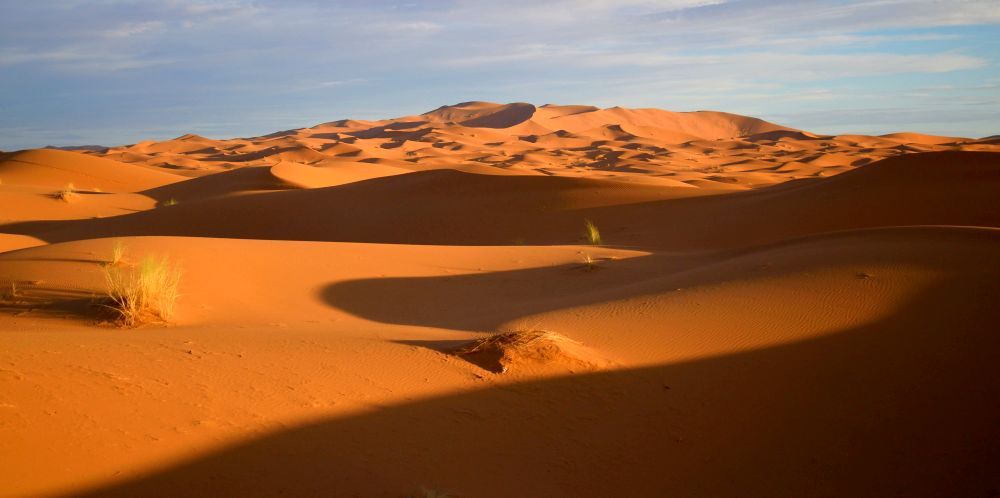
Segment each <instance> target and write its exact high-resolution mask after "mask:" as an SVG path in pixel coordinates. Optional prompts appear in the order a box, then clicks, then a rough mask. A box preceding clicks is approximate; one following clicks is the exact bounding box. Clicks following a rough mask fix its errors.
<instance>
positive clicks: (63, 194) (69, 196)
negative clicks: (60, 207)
mask: <svg viewBox="0 0 1000 498" xmlns="http://www.w3.org/2000/svg"><path fill="white" fill-rule="evenodd" d="M77 196H79V194H77V193H76V187H74V186H73V184H72V183H67V184H66V186H65V187H63V189H62V190H60V191H58V192H56V194H55V198H56V199H59V200H61V201H65V202H70V201H72V200H74V199H76V198H77Z"/></svg>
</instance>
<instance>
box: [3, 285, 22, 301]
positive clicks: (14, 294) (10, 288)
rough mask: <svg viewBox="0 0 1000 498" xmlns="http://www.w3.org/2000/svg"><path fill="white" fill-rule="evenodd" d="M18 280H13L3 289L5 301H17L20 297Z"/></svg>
mask: <svg viewBox="0 0 1000 498" xmlns="http://www.w3.org/2000/svg"><path fill="white" fill-rule="evenodd" d="M18 296H19V294H18V289H17V281H16V280H11V281H10V283H9V284H8V285H5V286H4V289H3V295H2V297H3V300H4V301H16V300H17V298H18Z"/></svg>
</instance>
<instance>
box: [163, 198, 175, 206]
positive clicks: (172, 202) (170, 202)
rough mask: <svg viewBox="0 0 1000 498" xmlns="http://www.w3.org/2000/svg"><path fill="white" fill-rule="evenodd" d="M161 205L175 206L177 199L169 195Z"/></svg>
mask: <svg viewBox="0 0 1000 498" xmlns="http://www.w3.org/2000/svg"><path fill="white" fill-rule="evenodd" d="M163 205H164V206H176V205H177V199H174V198H173V197H171V198H169V199H167V200H165V201H163Z"/></svg>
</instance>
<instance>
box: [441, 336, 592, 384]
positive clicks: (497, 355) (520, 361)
mask: <svg viewBox="0 0 1000 498" xmlns="http://www.w3.org/2000/svg"><path fill="white" fill-rule="evenodd" d="M453 354H455V355H456V356H459V357H461V358H463V359H465V360H467V361H469V362H470V363H473V364H475V365H478V366H480V367H482V368H484V369H486V370H489V371H491V372H493V373H507V372H508V371H511V370H515V369H516V370H518V371H519V372H520V371H522V370H531V369H544V370H553V369H555V370H568V371H570V372H574V371H586V370H594V369H597V368H600V367H602V366H606V365H607V364H608V361H607V360H606V359H603V358H601V357H600V356H599V355H598V353H596V352H595V351H593V350H590V349H588V348H586V347H585V346H583V345H582V344H580V343H579V342H577V341H574V340H572V339H570V338H568V337H566V336H564V335H561V334H558V333H555V332H551V331H547V330H524V331H516V332H505V333H498V334H491V335H489V336H487V337H484V338H482V339H476V340H475V341H472V342H470V343H468V344H465V345H463V346H461V347H459V348H457V349H455V350H454V351H453Z"/></svg>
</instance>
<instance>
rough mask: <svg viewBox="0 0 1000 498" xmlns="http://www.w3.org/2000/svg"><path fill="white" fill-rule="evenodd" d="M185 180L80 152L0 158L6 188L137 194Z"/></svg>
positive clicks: (38, 152)
mask: <svg viewBox="0 0 1000 498" xmlns="http://www.w3.org/2000/svg"><path fill="white" fill-rule="evenodd" d="M183 179H184V178H183V177H179V176H175V175H171V174H169V173H165V172H159V171H153V170H150V169H148V168H143V167H138V166H132V165H129V164H124V163H120V162H117V161H112V160H109V159H103V158H100V157H94V156H91V155H86V154H82V153H78V152H69V151H63V150H55V149H35V150H27V151H21V152H11V153H8V154H4V155H2V156H0V180H2V181H3V183H5V184H16V185H31V186H35V187H48V188H52V189H60V188H64V187H65V186H66V185H67V184H73V185H74V186H75V187H76V188H80V189H100V190H103V191H105V192H136V191H139V190H144V189H148V188H153V187H158V186H161V185H166V184H169V183H175V182H178V181H181V180H183Z"/></svg>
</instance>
